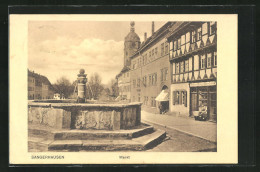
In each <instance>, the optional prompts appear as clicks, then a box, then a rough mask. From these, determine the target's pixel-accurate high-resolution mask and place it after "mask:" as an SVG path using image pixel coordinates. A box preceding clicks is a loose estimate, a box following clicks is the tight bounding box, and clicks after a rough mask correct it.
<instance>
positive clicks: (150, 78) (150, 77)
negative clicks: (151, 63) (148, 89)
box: [149, 75, 152, 85]
mask: <svg viewBox="0 0 260 172" xmlns="http://www.w3.org/2000/svg"><path fill="white" fill-rule="evenodd" d="M151 84H152V76H151V75H149V85H151Z"/></svg>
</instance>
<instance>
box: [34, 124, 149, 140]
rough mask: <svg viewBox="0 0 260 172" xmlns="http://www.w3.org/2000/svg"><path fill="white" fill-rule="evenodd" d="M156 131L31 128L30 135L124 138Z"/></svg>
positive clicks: (65, 138) (59, 138) (144, 129)
mask: <svg viewBox="0 0 260 172" xmlns="http://www.w3.org/2000/svg"><path fill="white" fill-rule="evenodd" d="M153 131H154V128H153V127H152V126H142V128H138V129H131V130H118V131H117V130H115V131H107V130H58V131H57V130H56V131H55V130H48V129H47V130H45V129H44V128H29V137H40V138H48V139H53V140H110V139H113V140H124V139H133V138H137V137H140V136H143V135H146V134H150V133H152V132H153Z"/></svg>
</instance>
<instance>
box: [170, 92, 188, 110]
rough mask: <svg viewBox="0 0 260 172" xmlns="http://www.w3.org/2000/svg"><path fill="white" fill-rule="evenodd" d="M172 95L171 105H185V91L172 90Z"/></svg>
mask: <svg viewBox="0 0 260 172" xmlns="http://www.w3.org/2000/svg"><path fill="white" fill-rule="evenodd" d="M172 95H173V97H172V98H173V99H172V103H173V105H184V106H185V107H187V91H179V90H178V91H173V92H172Z"/></svg>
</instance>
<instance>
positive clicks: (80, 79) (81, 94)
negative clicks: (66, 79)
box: [77, 69, 87, 103]
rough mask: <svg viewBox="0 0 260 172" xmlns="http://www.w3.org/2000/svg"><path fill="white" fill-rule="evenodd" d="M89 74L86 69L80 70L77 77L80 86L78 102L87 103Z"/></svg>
mask: <svg viewBox="0 0 260 172" xmlns="http://www.w3.org/2000/svg"><path fill="white" fill-rule="evenodd" d="M86 76H87V75H86V74H85V70H84V69H80V70H79V74H78V78H77V81H78V82H77V87H78V89H77V90H78V95H77V102H78V103H85V102H86V83H87V77H86Z"/></svg>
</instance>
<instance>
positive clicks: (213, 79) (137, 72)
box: [9, 14, 238, 164]
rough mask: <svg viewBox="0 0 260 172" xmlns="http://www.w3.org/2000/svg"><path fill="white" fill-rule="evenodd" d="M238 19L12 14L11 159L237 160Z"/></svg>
mask: <svg viewBox="0 0 260 172" xmlns="http://www.w3.org/2000/svg"><path fill="white" fill-rule="evenodd" d="M237 34H238V32H237V15H221V14H219V15H210V14H207V15H176V14H175V15H159V14H157V15H147V14H146V15H90V14H85V15H72V14H71V15H14V14H11V15H10V26H9V43H10V44H9V46H10V49H9V69H10V71H9V80H10V83H9V84H10V93H9V94H10V109H9V110H10V114H9V119H10V124H9V125H10V150H9V153H10V164H225V163H226V164H227V163H228V164H236V163H237V162H238V133H237V115H238V114H237V36H238V35H237Z"/></svg>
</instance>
